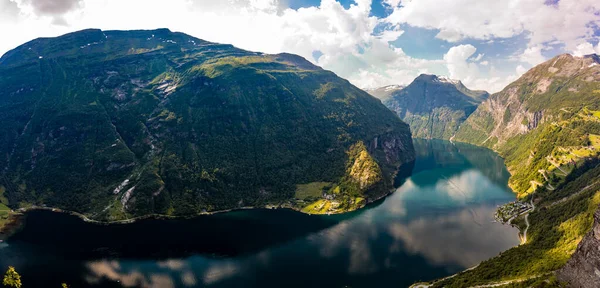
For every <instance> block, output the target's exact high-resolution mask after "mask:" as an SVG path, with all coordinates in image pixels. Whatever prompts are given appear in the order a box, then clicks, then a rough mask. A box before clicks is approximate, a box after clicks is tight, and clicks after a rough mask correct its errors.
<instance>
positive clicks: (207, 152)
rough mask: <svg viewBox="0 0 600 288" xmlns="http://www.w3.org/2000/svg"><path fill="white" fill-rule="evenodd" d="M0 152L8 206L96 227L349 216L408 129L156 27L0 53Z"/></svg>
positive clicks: (336, 81)
mask: <svg viewBox="0 0 600 288" xmlns="http://www.w3.org/2000/svg"><path fill="white" fill-rule="evenodd" d="M0 155H2V157H0V169H2V170H1V171H0V172H1V174H0V176H1V178H0V179H1V182H0V185H1V186H2V189H1V191H2V193H3V194H5V195H0V196H6V197H7V198H8V202H9V204H10V206H11V207H13V208H19V207H25V208H26V207H31V206H32V205H34V206H49V207H56V208H61V209H65V210H70V211H76V212H79V213H83V214H84V215H86V216H87V217H89V218H92V219H98V220H105V221H115V220H121V219H128V218H131V217H135V216H145V215H150V214H161V215H195V214H198V213H204V212H211V211H217V210H223V209H234V208H239V207H264V206H267V205H269V206H275V207H289V208H293V209H297V210H303V211H304V212H306V213H339V212H344V211H350V210H354V209H357V208H360V207H362V206H364V205H365V204H366V203H368V202H370V201H372V200H374V199H379V198H381V197H382V196H383V195H386V194H387V193H389V192H390V190H391V185H392V178H393V176H394V173H395V172H396V171H397V168H398V166H400V165H402V164H404V163H407V162H410V161H412V160H413V159H414V151H413V146H412V141H411V138H410V133H409V128H408V125H406V124H405V123H403V122H402V121H400V119H398V118H397V117H396V116H395V115H394V113H393V112H391V111H389V110H388V109H387V108H386V107H385V106H384V105H383V104H381V102H380V101H379V100H377V99H375V98H373V97H371V96H370V95H368V94H367V93H365V92H364V91H362V90H360V89H358V88H356V87H355V86H353V85H351V84H350V83H349V82H348V81H346V80H344V79H341V78H339V77H337V76H336V75H335V74H334V73H332V72H330V71H326V70H323V69H321V68H320V67H317V66H315V65H313V64H311V63H310V62H308V61H306V60H305V59H304V58H302V57H299V56H297V55H292V54H277V55H267V54H262V53H255V52H249V51H245V50H241V49H238V48H235V47H233V46H231V45H225V44H217V43H211V42H207V41H204V40H201V39H198V38H194V37H191V36H189V35H186V34H183V33H174V32H171V31H169V30H167V29H159V30H152V31H101V30H96V29H91V30H84V31H79V32H75V33H71V34H67V35H64V36H61V37H56V38H40V39H36V40H33V41H31V42H28V43H25V44H23V45H21V46H19V47H17V48H16V49H14V50H12V51H9V52H7V53H6V54H5V55H4V56H2V58H0ZM0 199H4V197H0Z"/></svg>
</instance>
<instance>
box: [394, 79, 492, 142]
mask: <svg viewBox="0 0 600 288" xmlns="http://www.w3.org/2000/svg"><path fill="white" fill-rule="evenodd" d="M487 97H488V93H487V92H484V91H471V90H469V89H467V88H466V87H465V86H464V85H463V84H462V83H461V82H460V81H456V80H451V79H447V78H444V77H438V76H436V75H426V74H422V75H420V76H419V77H417V78H416V79H415V80H414V81H413V82H412V83H411V84H410V85H408V86H406V87H405V88H403V89H400V90H397V91H394V92H392V93H391V95H390V96H389V97H388V98H386V99H384V100H383V103H384V104H385V105H386V106H387V107H388V108H390V109H391V110H393V111H394V112H396V114H398V116H400V118H402V119H403V120H404V121H405V122H406V123H408V124H409V125H410V128H411V132H412V135H413V136H414V137H418V138H439V139H450V138H451V137H452V136H453V135H454V133H455V132H456V131H457V130H458V128H459V127H460V125H461V123H462V122H463V121H465V120H466V119H467V117H468V116H469V115H471V113H473V111H475V109H476V108H477V105H479V103H481V102H482V101H483V100H485V99H487Z"/></svg>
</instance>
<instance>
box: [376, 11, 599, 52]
mask: <svg viewBox="0 0 600 288" xmlns="http://www.w3.org/2000/svg"><path fill="white" fill-rule="evenodd" d="M545 2H546V1H544V0H513V1H496V0H455V1H446V0H418V1H417V0H403V1H402V6H401V7H398V8H396V9H395V10H394V12H393V13H392V14H391V15H390V16H389V17H387V19H386V20H385V21H387V22H389V23H406V24H409V25H411V26H415V27H421V28H426V29H438V30H440V31H439V33H438V34H437V35H436V38H439V39H442V40H446V41H448V42H458V41H460V40H463V39H465V38H471V39H480V40H490V42H488V43H493V42H491V41H493V40H492V39H494V38H509V37H513V36H517V35H520V34H524V35H525V36H526V37H527V39H528V45H527V48H528V49H532V50H530V51H526V53H524V54H525V55H524V56H523V61H525V62H527V63H529V64H534V63H535V64H538V63H540V62H541V61H543V60H542V59H543V57H541V54H539V51H537V50H538V49H540V48H542V47H544V45H543V44H550V43H553V45H556V44H557V43H558V44H564V45H565V50H566V51H576V49H577V48H576V47H577V46H578V45H579V44H580V43H581V39H589V38H592V37H594V29H598V26H600V4H598V1H597V0H561V1H558V3H556V4H555V5H546V4H545ZM533 11H535V13H533ZM588 50H589V49H588Z"/></svg>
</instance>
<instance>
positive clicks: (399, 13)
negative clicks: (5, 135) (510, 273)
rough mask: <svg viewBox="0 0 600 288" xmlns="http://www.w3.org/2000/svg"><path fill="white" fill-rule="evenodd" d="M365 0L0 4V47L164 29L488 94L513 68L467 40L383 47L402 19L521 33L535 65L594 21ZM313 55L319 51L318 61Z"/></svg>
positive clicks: (378, 78)
mask: <svg viewBox="0 0 600 288" xmlns="http://www.w3.org/2000/svg"><path fill="white" fill-rule="evenodd" d="M371 2H372V1H371V0H355V2H354V3H352V4H351V5H350V6H349V8H345V7H344V6H342V5H341V4H340V3H339V2H337V1H336V0H321V2H320V5H319V6H317V7H308V8H300V9H297V10H294V9H290V8H288V7H286V5H285V3H287V2H286V1H283V0H222V1H214V0H194V1H191V0H170V1H168V2H167V1H147V0H127V1H116V0H103V1H97V0H65V1H56V0H0V39H2V41H0V53H3V52H5V51H7V50H9V49H12V48H14V47H16V46H17V45H19V44H22V43H24V42H26V41H29V40H31V39H33V38H37V37H49V36H58V35H60V34H64V33H68V32H72V31H75V30H80V29H85V28H91V27H93V28H100V29H104V30H126V29H154V28H162V27H167V28H170V29H171V30H174V31H181V32H184V33H187V34H190V35H192V36H195V37H198V38H202V39H205V40H208V41H213V42H221V43H230V44H233V45H235V46H237V47H240V48H243V49H247V50H253V51H261V52H266V53H280V52H290V53H295V54H299V55H301V56H303V57H305V58H306V59H308V60H310V61H313V62H315V63H316V64H318V65H320V66H322V67H323V68H325V69H329V70H332V71H334V72H335V73H337V74H338V75H340V76H342V77H344V78H347V79H349V80H350V81H351V82H352V83H354V84H355V85H357V86H359V87H377V86H383V85H389V84H408V83H409V82H411V81H412V80H413V78H414V77H416V76H417V75H419V74H420V73H434V74H450V75H451V77H453V78H457V79H459V80H462V81H463V82H464V83H465V84H467V85H472V86H473V87H474V88H478V89H481V88H485V89H488V90H491V91H492V92H493V91H494V90H496V89H497V90H499V89H501V88H502V87H501V85H504V83H505V82H506V79H512V78H514V77H515V75H514V71H515V70H513V69H514V66H513V67H510V68H503V69H505V70H504V71H496V70H495V68H494V67H490V65H488V64H489V61H488V60H495V61H498V60H501V59H488V58H489V56H487V57H486V61H481V60H482V58H483V54H478V55H477V56H473V55H475V54H474V53H475V50H476V48H475V47H474V46H472V45H456V46H455V47H452V48H450V50H449V51H448V53H447V54H446V55H445V56H444V57H443V59H439V58H438V59H418V58H414V57H411V56H409V55H407V54H406V53H405V52H404V51H403V50H402V49H400V48H397V47H394V46H391V45H390V44H389V43H391V42H393V41H396V40H398V41H400V40H402V38H399V37H400V36H401V35H402V34H403V33H404V31H403V30H402V28H401V25H403V24H410V25H412V26H417V27H425V28H431V29H439V30H440V31H439V33H438V34H437V36H436V37H437V38H440V39H444V40H448V41H450V42H457V41H461V40H462V39H465V38H475V39H487V40H489V41H488V42H489V43H490V44H492V43H493V42H494V39H495V38H497V37H501V38H506V37H511V36H514V35H517V34H519V33H523V32H526V33H527V35H528V37H529V47H528V49H527V50H525V52H524V53H523V55H521V56H520V57H517V58H519V60H520V61H524V62H525V63H527V64H528V65H533V64H534V63H539V61H543V56H542V54H541V51H542V50H541V49H542V48H544V47H547V46H548V45H549V44H548V45H543V44H541V43H544V42H545V41H553V42H558V43H563V44H565V45H566V46H567V49H572V50H573V51H574V50H575V49H576V47H579V46H578V45H580V44H581V43H582V41H584V42H585V41H589V40H585V39H584V40H582V39H583V38H586V37H587V38H589V37H591V36H590V35H591V34H592V32H591V31H593V27H592V26H591V25H588V24H589V23H591V21H598V19H599V18H600V16H598V15H595V14H594V13H595V12H596V11H598V7H597V6H598V5H595V6H594V4H595V3H596V2H595V1H592V0H581V1H569V0H562V1H560V2H559V4H558V5H556V7H554V6H544V5H543V3H542V2H543V1H542V0H514V1H492V0H456V1H452V2H451V3H450V1H442V0H418V1H410V0H383V3H384V6H385V7H386V8H387V9H388V10H393V12H392V13H391V15H390V16H389V17H387V18H385V19H378V18H377V17H374V16H372V15H371ZM540 3H542V4H540ZM532 9H533V10H532ZM536 9H537V10H536ZM528 11H536V13H529V12H528ZM538 14H539V15H538ZM108 19H109V20H108ZM549 19H551V20H552V21H549ZM557 23H558V24H557ZM587 38H586V39H587ZM501 41H502V40H499V41H498V42H501ZM572 43H575V44H572ZM586 43H587V42H586ZM457 44H460V43H457ZM581 45H584V44H581ZM590 45H591V44H590ZM457 47H458V48H457ZM569 47H571V48H569ZM580 48H581V49H579V48H577V49H579V50H581V51H584V50H583V49H587V50H589V49H588V48H589V47H588V46H581V47H580ZM595 49H596V48H595ZM579 50H577V51H579ZM315 51H320V53H322V55H321V57H319V58H318V60H315V59H314V58H313V57H312V55H313V52H315ZM470 52H472V53H470ZM469 53H470V54H469ZM467 54H468V56H466V55H467ZM490 55H493V54H490ZM465 57H466V58H465ZM477 62H479V63H477ZM515 65H516V63H515ZM484 68H485V69H484ZM511 77H512V78H511Z"/></svg>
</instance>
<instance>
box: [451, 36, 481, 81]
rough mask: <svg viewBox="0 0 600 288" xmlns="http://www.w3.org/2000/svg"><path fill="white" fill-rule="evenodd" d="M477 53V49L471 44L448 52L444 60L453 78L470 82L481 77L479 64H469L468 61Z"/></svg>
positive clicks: (459, 46)
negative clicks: (475, 77) (477, 76)
mask: <svg viewBox="0 0 600 288" xmlns="http://www.w3.org/2000/svg"><path fill="white" fill-rule="evenodd" d="M475 51H477V48H475V46H473V45H470V44H467V45H458V46H454V47H452V48H450V50H448V53H446V55H444V60H445V61H446V65H447V66H448V71H449V72H450V77H451V78H454V79H459V80H463V81H464V82H470V81H472V80H473V79H471V77H473V76H476V75H479V68H478V67H477V64H475V63H469V62H467V59H469V58H470V57H471V56H472V55H473V54H475Z"/></svg>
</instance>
